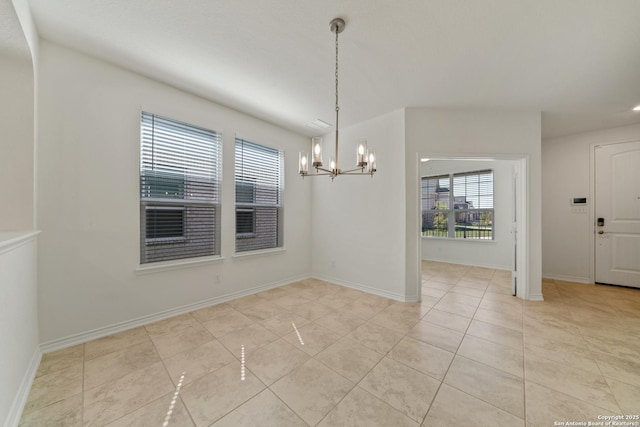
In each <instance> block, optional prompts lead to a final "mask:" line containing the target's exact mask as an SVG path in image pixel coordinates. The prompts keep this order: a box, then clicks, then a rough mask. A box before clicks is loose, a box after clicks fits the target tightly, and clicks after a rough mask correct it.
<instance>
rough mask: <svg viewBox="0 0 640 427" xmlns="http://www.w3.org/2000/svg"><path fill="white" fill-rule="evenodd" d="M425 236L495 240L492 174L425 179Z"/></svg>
mask: <svg viewBox="0 0 640 427" xmlns="http://www.w3.org/2000/svg"><path fill="white" fill-rule="evenodd" d="M421 197H422V235H423V236H427V237H450V238H455V239H479V240H493V239H494V233H493V230H494V228H493V219H494V218H493V217H494V209H493V171H492V170H481V171H473V172H464V173H455V174H449V175H440V176H430V177H424V178H422V185H421Z"/></svg>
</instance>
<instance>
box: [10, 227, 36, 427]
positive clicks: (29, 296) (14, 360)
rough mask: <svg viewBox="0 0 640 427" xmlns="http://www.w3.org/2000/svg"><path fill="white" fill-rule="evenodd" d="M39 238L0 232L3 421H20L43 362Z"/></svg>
mask: <svg viewBox="0 0 640 427" xmlns="http://www.w3.org/2000/svg"><path fill="white" fill-rule="evenodd" d="M36 252H37V249H36V240H35V238H34V237H33V236H32V233H31V234H27V235H26V237H25V234H24V233H0V337H2V345H1V350H0V425H3V426H7V427H8V426H14V425H18V421H19V419H20V414H21V413H22V408H23V407H24V404H25V402H26V398H27V395H28V393H29V388H30V387H31V382H32V381H33V377H34V376H35V372H36V369H37V367H38V363H39V362H40V348H39V346H38V343H39V338H38V295H37V287H36Z"/></svg>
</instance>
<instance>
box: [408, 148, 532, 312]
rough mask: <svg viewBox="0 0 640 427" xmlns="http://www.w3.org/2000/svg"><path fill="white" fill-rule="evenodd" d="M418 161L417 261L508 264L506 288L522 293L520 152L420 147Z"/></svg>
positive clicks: (523, 250) (523, 247) (523, 169)
mask: <svg viewBox="0 0 640 427" xmlns="http://www.w3.org/2000/svg"><path fill="white" fill-rule="evenodd" d="M418 162H419V164H418V171H419V173H418V179H419V185H418V188H419V189H420V195H419V197H420V200H419V203H418V209H419V210H420V212H419V214H418V218H419V220H420V223H421V225H420V230H421V233H420V235H419V236H418V239H419V240H420V241H419V244H418V254H419V260H418V265H420V266H421V265H422V261H423V260H430V261H434V262H448V263H452V264H464V265H470V266H476V267H485V268H491V269H497V270H508V271H510V272H511V278H510V279H511V287H512V294H513V295H516V296H518V297H519V298H523V299H525V298H526V296H527V285H528V283H527V262H526V260H527V244H526V242H527V215H526V212H527V210H526V200H527V184H526V176H527V174H526V172H527V170H526V166H527V159H526V157H524V156H461V155H442V154H439V155H438V154H429V153H421V154H419V156H418ZM489 177H491V178H489ZM438 179H439V181H438V182H436V180H438ZM490 179H491V181H492V185H493V188H492V189H491V194H489V190H488V187H487V186H488V184H487V183H488V182H490ZM480 181H483V183H480ZM469 182H471V186H470V187H468V186H467V184H468V183H469ZM447 183H449V184H447ZM462 183H464V185H462ZM448 187H451V188H448ZM474 187H478V188H479V190H476V189H474ZM480 193H483V194H480ZM489 196H491V197H489ZM483 197H484V199H483ZM436 199H437V200H436ZM441 199H442V200H441ZM446 200H449V202H446ZM447 203H448V204H447ZM476 208H478V209H476ZM452 222H453V223H452ZM438 229H439V230H438ZM419 277H421V276H420V275H419ZM420 282H421V280H420ZM419 286H420V288H419V289H418V295H421V293H422V289H421V283H420V285H419Z"/></svg>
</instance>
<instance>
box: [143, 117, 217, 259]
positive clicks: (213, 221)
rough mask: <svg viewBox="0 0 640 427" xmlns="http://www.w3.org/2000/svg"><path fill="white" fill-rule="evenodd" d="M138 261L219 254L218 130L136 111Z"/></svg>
mask: <svg viewBox="0 0 640 427" xmlns="http://www.w3.org/2000/svg"><path fill="white" fill-rule="evenodd" d="M140 128H141V137H140V232H141V233H140V263H141V264H145V263H151V262H158V261H167V260H175V259H183V258H194V257H202V256H211V255H219V254H220V238H219V236H220V232H219V230H220V221H219V217H220V185H221V177H222V143H221V137H220V134H219V133H217V132H215V131H212V130H207V129H203V128H200V127H197V126H193V125H189V124H186V123H182V122H179V121H176V120H172V119H168V118H165V117H160V116H157V115H155V114H151V113H146V112H143V113H142V118H141V126H140Z"/></svg>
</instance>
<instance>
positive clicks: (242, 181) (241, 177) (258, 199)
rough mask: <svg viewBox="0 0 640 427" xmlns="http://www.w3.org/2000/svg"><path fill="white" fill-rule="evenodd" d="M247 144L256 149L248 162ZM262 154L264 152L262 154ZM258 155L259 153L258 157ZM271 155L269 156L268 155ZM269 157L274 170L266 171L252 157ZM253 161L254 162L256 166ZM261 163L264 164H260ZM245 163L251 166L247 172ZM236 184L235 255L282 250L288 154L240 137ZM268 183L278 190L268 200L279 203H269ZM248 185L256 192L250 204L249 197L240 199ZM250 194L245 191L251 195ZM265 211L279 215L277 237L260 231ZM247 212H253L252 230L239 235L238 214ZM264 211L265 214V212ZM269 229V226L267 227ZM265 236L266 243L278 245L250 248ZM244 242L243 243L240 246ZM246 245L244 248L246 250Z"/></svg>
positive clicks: (237, 147)
mask: <svg viewBox="0 0 640 427" xmlns="http://www.w3.org/2000/svg"><path fill="white" fill-rule="evenodd" d="M245 144H246V147H247V148H246V149H247V150H255V152H254V153H250V154H251V155H249V156H248V159H249V161H247V162H246V163H245V158H244V150H245ZM260 151H262V153H259V152H260ZM256 153H258V154H256ZM265 153H269V154H265ZM260 155H263V156H267V158H270V159H271V160H273V161H274V169H273V170H267V171H265V170H264V169H263V168H264V164H265V162H264V161H263V162H256V161H255V159H253V158H252V156H253V157H255V156H260ZM252 162H253V163H252ZM258 163H260V164H258ZM245 164H246V165H247V167H246V169H245ZM234 167H235V172H234V182H235V186H234V187H235V221H236V225H235V231H236V233H235V236H236V239H235V242H236V244H235V254H236V255H238V254H241V255H245V254H251V253H252V252H260V251H264V250H274V249H282V248H283V247H284V239H283V236H284V230H283V229H284V221H283V211H284V201H283V199H284V151H283V150H280V149H278V148H273V147H270V146H267V145H263V144H258V143H256V142H253V141H250V140H247V139H243V138H240V137H236V139H235V155H234ZM264 180H267V181H268V182H269V183H270V184H273V181H274V180H275V181H276V182H277V185H276V187H275V190H274V189H271V190H269V191H268V193H267V194H268V196H266V198H267V199H268V198H270V197H272V198H275V202H273V203H268V202H265V195H264V189H265V182H264ZM247 183H252V185H251V186H252V191H251V197H252V200H251V202H249V200H248V198H245V199H243V198H242V197H240V199H239V196H240V195H242V194H243V193H242V190H241V188H242V186H243V185H247ZM248 193H249V192H248V191H247V192H245V194H248ZM265 209H273V210H274V213H273V214H272V215H274V216H275V220H274V223H275V229H274V233H273V234H269V233H267V234H265V232H264V231H260V230H261V227H260V221H261V217H263V216H264V215H265V214H264V212H263V211H264V210H265ZM240 212H242V213H247V212H252V224H251V225H252V231H251V232H246V233H244V232H243V233H239V232H238V213H240ZM261 212H262V213H261ZM267 228H268V227H267ZM261 237H264V238H265V241H266V240H267V239H268V238H271V240H273V241H275V244H274V245H271V244H264V247H261V246H260V243H255V245H256V246H260V247H256V248H254V249H252V248H250V246H251V243H249V241H250V240H251V239H256V242H257V241H258V240H259V239H260V238H261ZM239 242H242V243H239ZM243 246H244V248H243Z"/></svg>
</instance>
